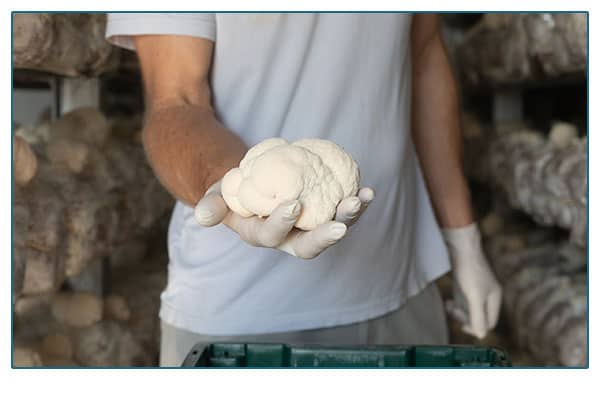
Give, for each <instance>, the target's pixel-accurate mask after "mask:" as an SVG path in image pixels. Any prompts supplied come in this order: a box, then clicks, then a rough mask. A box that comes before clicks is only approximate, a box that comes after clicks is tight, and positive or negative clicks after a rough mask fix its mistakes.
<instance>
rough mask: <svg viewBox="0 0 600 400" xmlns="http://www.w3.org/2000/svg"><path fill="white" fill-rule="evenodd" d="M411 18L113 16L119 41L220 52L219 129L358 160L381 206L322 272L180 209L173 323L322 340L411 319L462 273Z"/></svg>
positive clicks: (170, 298)
mask: <svg viewBox="0 0 600 400" xmlns="http://www.w3.org/2000/svg"><path fill="white" fill-rule="evenodd" d="M410 25H411V16H410V15H409V14H262V15H259V14H112V15H110V16H109V21H108V26H107V33H106V35H107V37H108V38H109V39H110V40H111V41H112V42H113V43H115V44H118V45H121V46H124V47H128V48H133V45H132V42H131V38H130V37H128V35H138V34H178V35H191V36H197V37H202V38H206V39H210V40H214V42H215V48H214V56H213V66H212V75H211V84H212V93H213V97H214V99H213V101H214V106H215V109H216V112H217V116H218V118H219V119H220V120H221V121H222V122H223V123H224V124H225V126H227V127H228V128H229V129H231V130H232V131H234V132H236V133H237V134H238V135H239V136H240V137H241V138H242V139H243V140H244V141H245V143H246V144H247V145H248V146H253V145H255V144H256V143H258V142H260V141H262V140H264V139H267V138H270V137H275V136H279V137H283V138H285V139H287V140H288V141H295V140H298V139H303V138H309V137H317V138H324V139H329V140H331V141H333V142H335V143H337V144H339V145H341V146H342V147H344V148H345V149H346V151H348V152H349V153H350V154H352V156H353V157H354V158H355V159H356V161H357V162H358V164H359V166H360V171H361V183H362V184H363V185H367V186H371V187H373V188H374V189H375V191H376V198H375V200H374V201H373V203H372V204H371V205H370V206H369V209H368V210H367V212H366V213H365V214H363V216H362V217H361V219H360V221H359V222H358V223H357V224H356V225H354V226H352V227H351V228H350V229H349V231H348V234H347V236H346V237H345V238H344V239H342V240H341V241H340V242H339V243H338V244H336V245H334V246H332V247H331V248H329V249H328V250H326V251H325V252H324V253H322V254H321V255H319V256H318V257H317V258H315V259H313V260H302V259H298V258H295V257H292V256H290V255H287V254H284V253H282V252H280V251H277V250H272V249H265V248H257V247H252V246H250V245H248V244H246V243H244V242H243V241H242V240H240V239H239V237H238V236H237V235H236V234H235V233H234V232H233V231H231V230H229V229H228V228H226V227H225V226H222V225H219V226H216V227H212V228H204V227H201V226H200V225H198V224H197V223H196V222H195V220H194V217H193V209H192V208H190V207H187V206H185V205H183V204H181V203H178V204H177V205H176V207H175V210H174V212H173V216H172V219H171V224H170V228H169V238H168V243H169V246H168V247H169V259H170V262H169V278H168V285H167V287H166V289H165V290H164V292H163V293H162V296H161V299H162V303H161V310H160V317H161V318H162V320H163V321H165V322H166V323H169V324H172V325H174V326H176V327H180V328H183V329H187V330H190V331H193V332H197V333H202V334H207V335H242V334H259V333H270V332H282V331H292V330H303V329H312V328H323V327H328V326H336V325H342V324H348V323H354V322H358V321H363V320H367V319H370V318H374V317H377V316H380V315H383V314H385V313H387V312H390V311H393V310H395V309H397V308H398V307H400V306H401V305H402V304H403V303H404V302H405V301H406V299H407V298H408V297H410V296H413V295H415V294H417V293H418V292H419V291H420V290H421V289H423V288H424V287H425V286H426V285H427V284H428V283H429V282H431V281H432V280H434V279H435V278H437V277H439V276H440V275H442V274H444V273H445V272H447V271H448V269H449V261H448V255H447V253H446V248H445V245H444V244H443V241H442V238H441V234H440V231H439V228H438V226H437V224H436V221H435V219H434V215H433V212H432V208H431V205H430V200H429V197H428V194H427V191H426V188H425V185H424V180H423V177H422V173H421V170H420V167H419V164H418V160H417V158H416V153H415V149H414V146H413V143H412V141H411V137H410V88H411V72H410V68H411V67H410V51H409V49H410V46H409V43H410Z"/></svg>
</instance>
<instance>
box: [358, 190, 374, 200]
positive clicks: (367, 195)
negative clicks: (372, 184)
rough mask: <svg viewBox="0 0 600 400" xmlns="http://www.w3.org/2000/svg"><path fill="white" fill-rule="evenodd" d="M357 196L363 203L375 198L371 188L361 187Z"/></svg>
mask: <svg viewBox="0 0 600 400" xmlns="http://www.w3.org/2000/svg"><path fill="white" fill-rule="evenodd" d="M358 197H359V198H360V199H361V200H362V201H364V202H365V203H369V202H371V201H372V200H373V199H374V198H375V191H374V190H373V189H371V188H364V189H361V191H360V193H359V196H358Z"/></svg>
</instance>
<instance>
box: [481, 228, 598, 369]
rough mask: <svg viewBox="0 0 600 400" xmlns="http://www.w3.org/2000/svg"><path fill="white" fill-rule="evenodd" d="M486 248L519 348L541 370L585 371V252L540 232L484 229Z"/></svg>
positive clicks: (533, 230) (546, 232) (535, 229)
mask: <svg viewBox="0 0 600 400" xmlns="http://www.w3.org/2000/svg"><path fill="white" fill-rule="evenodd" d="M488 218H494V217H493V216H491V217H488ZM496 218H497V217H496ZM484 244H485V248H486V250H487V252H488V256H489V259H490V261H491V263H492V265H493V268H494V270H495V272H496V274H497V276H498V279H499V280H500V281H501V283H502V286H503V289H504V295H503V299H504V310H505V312H506V314H507V316H508V319H509V323H510V325H511V327H512V329H511V332H512V334H513V336H514V339H515V342H516V343H517V345H518V346H519V347H521V348H523V349H525V350H526V351H528V352H529V353H531V354H532V355H533V356H534V357H535V358H536V359H537V360H538V361H539V362H541V363H543V364H544V365H552V366H585V365H586V364H587V268H586V255H585V251H584V250H582V249H581V248H579V247H577V246H575V245H573V244H572V243H569V242H568V241H564V240H560V239H557V238H556V237H555V236H554V235H553V234H552V233H551V232H550V231H547V230H543V229H541V228H534V229H529V230H526V231H520V232H507V231H506V230H502V229H493V230H491V231H489V230H488V232H487V234H486V236H485V238H484Z"/></svg>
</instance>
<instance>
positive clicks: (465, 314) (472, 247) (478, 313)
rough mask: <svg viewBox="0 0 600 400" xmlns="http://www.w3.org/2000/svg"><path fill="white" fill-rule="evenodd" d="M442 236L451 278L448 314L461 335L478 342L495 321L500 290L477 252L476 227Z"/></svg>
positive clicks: (479, 238) (445, 231)
mask: <svg viewBox="0 0 600 400" xmlns="http://www.w3.org/2000/svg"><path fill="white" fill-rule="evenodd" d="M442 233H443V235H444V240H445V241H446V244H447V246H448V251H449V253H450V261H451V263H452V272H453V278H454V279H453V280H454V300H453V301H449V302H448V304H447V307H448V311H449V312H450V314H451V315H452V316H453V317H454V318H455V319H457V320H458V321H459V322H461V323H462V330H463V331H464V332H465V333H468V334H470V335H473V336H475V337H477V338H479V339H482V338H483V337H485V335H486V334H487V332H488V331H490V330H491V329H493V328H494V326H496V322H497V321H498V315H499V313H500V305H501V302H502V288H501V286H500V284H499V283H498V281H497V280H496V277H495V276H494V273H493V272H492V270H491V268H490V266H489V264H488V261H487V259H486V257H485V254H484V253H483V249H482V248H481V236H480V234H479V229H478V228H477V224H475V223H473V224H471V225H468V226H465V227H462V228H455V229H443V230H442Z"/></svg>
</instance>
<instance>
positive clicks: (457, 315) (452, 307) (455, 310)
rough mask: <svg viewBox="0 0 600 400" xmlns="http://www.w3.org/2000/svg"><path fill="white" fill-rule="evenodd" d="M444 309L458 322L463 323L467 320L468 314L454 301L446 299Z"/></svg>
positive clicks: (466, 322)
mask: <svg viewBox="0 0 600 400" xmlns="http://www.w3.org/2000/svg"><path fill="white" fill-rule="evenodd" d="M446 311H448V314H450V315H451V316H452V318H454V319H455V320H457V321H458V322H459V323H460V324H462V325H465V324H468V322H469V315H468V313H467V312H466V311H465V309H463V308H462V307H459V306H458V305H457V304H456V303H455V302H454V301H452V300H448V301H447V302H446Z"/></svg>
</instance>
